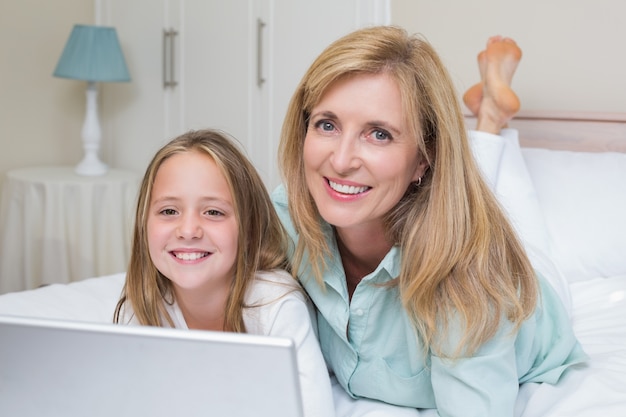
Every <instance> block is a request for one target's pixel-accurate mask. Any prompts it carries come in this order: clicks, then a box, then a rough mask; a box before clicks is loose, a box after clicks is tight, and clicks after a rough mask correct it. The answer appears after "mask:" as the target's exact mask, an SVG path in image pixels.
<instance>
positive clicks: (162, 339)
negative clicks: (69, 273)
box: [0, 316, 302, 417]
mask: <svg viewBox="0 0 626 417" xmlns="http://www.w3.org/2000/svg"><path fill="white" fill-rule="evenodd" d="M17 415H19V416H23V417H31V416H32V417H35V416H36V417H45V416H63V417H79V416H80V417H84V416H106V417H111V416H116V417H123V416H132V417H137V416H156V417H159V416H163V417H172V416H186V417H193V416H228V417H239V416H241V417H243V416H246V417H249V416H259V417H264V416H268V417H269V416H271V417H283V416H284V417H297V416H302V401H301V394H300V389H299V380H298V370H297V363H296V352H295V346H294V345H293V342H292V341H291V340H288V339H280V338H273V337H266V336H256V335H248V334H235V333H223V332H208V331H197V330H180V329H168V328H157V327H146V326H120V325H114V324H91V323H85V322H69V321H58V320H46V319H34V318H22V317H12V316H0V416H17Z"/></svg>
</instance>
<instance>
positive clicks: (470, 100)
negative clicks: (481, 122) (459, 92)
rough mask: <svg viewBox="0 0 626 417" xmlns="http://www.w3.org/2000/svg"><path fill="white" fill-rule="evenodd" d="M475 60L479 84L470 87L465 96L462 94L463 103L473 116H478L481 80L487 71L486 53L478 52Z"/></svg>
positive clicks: (481, 98) (480, 100) (481, 89)
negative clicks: (476, 61)
mask: <svg viewBox="0 0 626 417" xmlns="http://www.w3.org/2000/svg"><path fill="white" fill-rule="evenodd" d="M477 60H478V69H479V72H480V82H478V83H476V84H474V85H473V86H471V87H470V88H469V89H468V90H467V91H466V92H465V94H463V102H464V103H465V105H466V106H467V108H468V109H469V110H470V111H471V112H472V114H473V115H474V116H478V110H480V103H481V102H482V101H483V80H484V79H485V72H486V70H487V51H480V53H479V54H478V58H477Z"/></svg>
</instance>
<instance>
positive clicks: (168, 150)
mask: <svg viewBox="0 0 626 417" xmlns="http://www.w3.org/2000/svg"><path fill="white" fill-rule="evenodd" d="M184 152H198V153H201V154H205V155H208V156H209V157H210V158H211V159H213V161H215V163H216V164H217V166H218V167H219V169H220V170H221V172H222V173H223V175H224V177H225V178H226V182H227V183H228V186H229V188H230V193H231V194H232V198H233V204H234V210H235V215H236V218H237V225H238V248H237V259H236V272H235V278H234V280H233V283H232V287H231V291H230V295H229V297H228V300H227V305H226V311H225V319H224V330H226V331H232V332H245V326H244V322H243V318H242V312H243V308H245V307H246V306H245V302H244V296H245V294H246V290H247V288H248V286H249V285H250V283H251V282H252V281H253V280H254V278H255V274H256V272H257V271H271V270H274V269H288V262H287V258H286V255H285V254H286V251H287V247H286V244H287V243H286V242H287V240H286V235H285V231H284V229H283V227H282V224H281V222H280V220H279V218H278V215H277V214H276V212H275V210H274V207H273V205H272V203H271V200H270V198H269V195H268V193H267V189H266V188H265V185H264V184H263V181H262V180H261V178H260V176H259V174H258V173H257V171H256V169H255V168H254V166H253V165H252V164H251V163H250V162H249V160H248V159H247V158H246V157H245V156H244V154H243V153H242V152H241V151H240V150H239V149H238V147H237V146H236V145H235V142H234V140H232V139H231V138H230V137H229V136H227V135H226V134H225V133H223V132H219V131H216V130H198V131H191V132H188V133H185V134H183V135H181V136H179V137H177V138H176V139H174V140H172V141H171V142H169V143H168V144H166V145H165V146H164V147H162V148H161V149H160V150H159V151H158V152H157V153H156V155H155V156H154V158H153V159H152V161H151V162H150V164H149V166H148V169H147V170H146V173H145V175H144V177H143V181H142V183H141V188H140V191H139V198H138V202H137V210H136V216H135V228H134V234H133V244H132V254H131V259H130V264H129V267H128V271H127V274H126V283H125V284H124V289H123V292H122V296H121V298H120V300H119V302H118V304H117V307H116V309H115V314H114V322H116V323H119V322H120V321H121V320H122V319H123V307H124V305H125V304H126V303H129V304H130V306H131V307H132V311H133V313H134V314H135V316H136V318H137V320H138V321H139V323H140V324H143V325H151V326H162V325H164V323H162V320H163V318H164V319H165V320H167V322H168V323H169V325H170V326H172V325H173V323H172V319H171V317H170V316H169V315H168V314H167V311H166V309H165V304H164V303H166V302H167V303H172V302H173V301H174V300H173V297H174V294H173V291H172V284H171V282H170V280H169V279H167V278H166V277H165V276H164V275H162V274H161V273H160V272H159V271H158V270H157V269H156V267H155V266H154V263H153V262H152V260H151V258H150V254H149V250H148V237H147V230H146V227H147V226H146V225H147V221H148V210H149V207H150V200H151V198H152V187H153V185H154V179H155V177H156V175H157V172H158V170H159V168H160V166H161V164H163V162H164V161H165V160H167V159H168V158H170V157H171V156H173V155H176V154H180V153H184Z"/></svg>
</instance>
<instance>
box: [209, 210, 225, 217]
mask: <svg viewBox="0 0 626 417" xmlns="http://www.w3.org/2000/svg"><path fill="white" fill-rule="evenodd" d="M206 214H208V215H209V216H223V215H224V213H222V212H221V211H219V210H215V209H211V210H207V211H206Z"/></svg>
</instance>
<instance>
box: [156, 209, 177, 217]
mask: <svg viewBox="0 0 626 417" xmlns="http://www.w3.org/2000/svg"><path fill="white" fill-rule="evenodd" d="M160 213H161V214H164V215H166V216H173V215H175V214H176V210H174V209H163V210H161V211H160Z"/></svg>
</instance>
